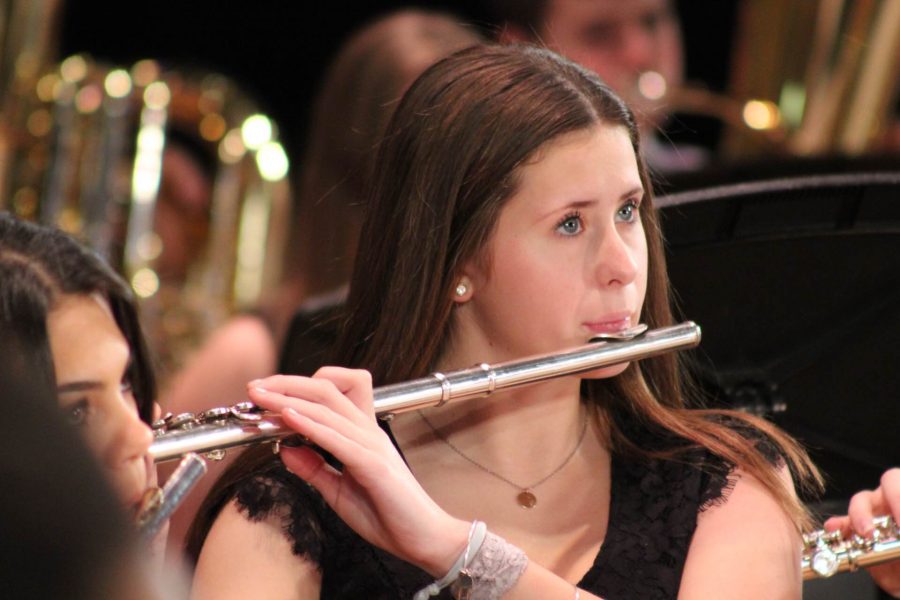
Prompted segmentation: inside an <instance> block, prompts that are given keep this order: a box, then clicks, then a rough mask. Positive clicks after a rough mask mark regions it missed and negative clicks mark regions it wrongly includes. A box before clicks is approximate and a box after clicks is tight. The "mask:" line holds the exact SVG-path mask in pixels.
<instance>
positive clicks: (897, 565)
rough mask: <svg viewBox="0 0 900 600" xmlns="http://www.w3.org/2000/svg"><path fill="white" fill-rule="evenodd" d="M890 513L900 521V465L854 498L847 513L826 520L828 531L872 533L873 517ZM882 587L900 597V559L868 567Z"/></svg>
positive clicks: (846, 533)
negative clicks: (879, 481) (878, 482)
mask: <svg viewBox="0 0 900 600" xmlns="http://www.w3.org/2000/svg"><path fill="white" fill-rule="evenodd" d="M878 515H890V516H892V517H893V518H894V522H895V523H900V468H893V469H889V470H888V471H885V473H884V474H883V475H882V476H881V485H880V486H878V487H877V488H876V489H874V490H863V491H861V492H858V493H856V494H854V496H853V498H851V499H850V506H849V508H848V510H847V514H846V515H844V516H840V517H832V518H830V519H828V520H827V521H826V522H825V529H826V530H827V531H835V530H837V529H840V530H841V533H842V534H843V535H844V536H849V535H851V534H853V533H856V534H858V535H861V536H863V537H868V536H870V535H871V533H872V530H873V529H874V525H873V522H872V519H873V517H875V516H878ZM867 570H868V571H869V574H870V575H871V576H872V578H873V579H874V580H875V583H877V584H878V586H879V587H880V588H882V589H883V590H884V591H886V592H888V593H889V594H891V595H893V596H895V597H897V598H900V561H893V562H888V563H885V564H882V565H877V566H874V567H870V568H869V569H867Z"/></svg>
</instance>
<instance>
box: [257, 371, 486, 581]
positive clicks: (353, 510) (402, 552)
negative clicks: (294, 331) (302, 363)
mask: <svg viewBox="0 0 900 600" xmlns="http://www.w3.org/2000/svg"><path fill="white" fill-rule="evenodd" d="M248 394H249V396H250V399H251V400H252V401H253V402H255V403H256V404H258V405H259V406H261V407H263V408H265V409H267V410H270V411H273V412H276V413H279V414H280V415H281V416H282V418H283V419H284V423H285V424H286V425H287V426H289V427H290V428H291V429H293V430H294V431H296V432H297V433H299V434H300V435H302V436H305V437H306V438H308V439H309V440H310V442H312V443H313V444H314V445H316V446H319V447H321V448H322V449H324V450H326V451H327V452H329V453H330V454H331V455H333V456H334V457H335V458H336V459H337V460H339V461H340V462H341V464H343V469H342V470H341V471H338V470H336V469H334V468H332V467H331V466H330V465H329V464H328V463H326V462H325V460H324V459H323V458H322V456H321V455H320V454H319V453H318V452H316V451H315V449H313V448H310V447H296V448H286V447H282V449H281V457H282V461H283V462H284V464H285V466H286V467H287V468H288V469H289V470H290V471H291V472H293V473H294V474H296V475H297V476H298V477H300V478H302V479H304V480H305V481H307V482H309V483H310V484H311V485H312V486H313V487H315V488H316V489H317V490H318V491H319V493H320V494H321V495H322V497H323V498H324V500H325V501H326V502H327V503H328V504H329V506H331V508H332V509H333V510H334V511H335V512H336V513H337V514H338V516H340V517H341V518H342V519H343V520H344V522H346V523H347V524H348V525H349V526H350V527H352V528H353V529H354V530H355V531H356V532H357V533H359V534H360V535H361V536H362V537H363V538H365V539H366V540H368V541H369V542H371V543H372V544H375V545H377V546H379V547H381V548H382V549H384V550H386V551H388V552H390V553H392V554H394V555H396V556H398V557H400V558H402V559H404V560H406V561H408V562H411V563H413V564H415V565H417V566H419V567H421V568H422V569H424V570H425V571H428V572H429V573H431V574H432V575H433V576H435V577H441V576H443V575H444V574H445V573H446V572H447V571H448V570H449V569H450V567H451V566H452V564H453V562H454V561H455V560H456V557H457V556H458V555H459V553H460V551H461V550H462V548H463V547H465V544H466V540H467V536H468V531H469V523H468V522H466V521H462V520H460V519H456V518H454V517H452V516H451V515H449V514H448V513H447V512H445V511H444V510H443V509H442V508H441V507H440V506H438V505H437V504H436V503H435V502H434V501H433V500H432V499H431V498H430V497H429V496H428V494H426V493H425V490H423V489H422V487H421V486H420V485H419V483H418V482H417V481H416V479H415V477H414V476H413V474H412V473H411V472H410V470H409V468H408V467H407V465H406V463H405V462H404V460H403V458H402V457H401V456H400V454H399V452H398V451H397V449H396V448H395V447H394V445H393V444H392V443H391V440H390V438H389V437H388V435H387V434H386V433H385V432H384V430H382V429H381V428H380V427H379V426H378V423H377V422H376V419H375V411H374V404H373V397H372V378H371V376H370V375H369V373H368V371H363V370H354V369H344V368H340V367H324V368H322V369H320V370H319V371H318V372H316V374H315V375H314V376H313V377H301V376H292V375H275V376H272V377H267V378H265V379H259V380H255V381H252V382H250V383H249V384H248Z"/></svg>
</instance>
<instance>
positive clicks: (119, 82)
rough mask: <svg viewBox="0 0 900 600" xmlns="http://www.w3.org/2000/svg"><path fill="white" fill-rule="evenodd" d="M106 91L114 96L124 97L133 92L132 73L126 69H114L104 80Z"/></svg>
mask: <svg viewBox="0 0 900 600" xmlns="http://www.w3.org/2000/svg"><path fill="white" fill-rule="evenodd" d="M103 87H104V88H105V89H106V93H107V94H109V95H110V96H111V97H113V98H124V97H125V96H127V95H128V94H130V93H131V75H129V74H128V71H126V70H125V69H114V70H112V71H110V72H109V75H107V76H106V79H105V80H104V81H103Z"/></svg>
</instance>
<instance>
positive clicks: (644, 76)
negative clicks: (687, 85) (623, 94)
mask: <svg viewBox="0 0 900 600" xmlns="http://www.w3.org/2000/svg"><path fill="white" fill-rule="evenodd" d="M666 90H667V86H666V78H665V77H663V76H662V75H660V74H659V73H657V72H656V71H647V72H645V73H641V76H640V77H638V91H639V92H640V93H641V95H642V96H643V97H644V98H647V99H648V100H659V99H660V98H662V97H663V96H665V95H666Z"/></svg>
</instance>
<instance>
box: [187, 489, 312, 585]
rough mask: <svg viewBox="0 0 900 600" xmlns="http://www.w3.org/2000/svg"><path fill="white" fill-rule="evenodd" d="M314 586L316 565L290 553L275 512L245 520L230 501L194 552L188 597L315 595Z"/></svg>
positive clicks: (287, 541)
mask: <svg viewBox="0 0 900 600" xmlns="http://www.w3.org/2000/svg"><path fill="white" fill-rule="evenodd" d="M320 586H321V575H320V573H319V571H318V569H317V567H316V565H314V564H313V563H311V562H309V561H307V560H305V559H303V558H301V557H299V556H297V555H295V554H293V553H292V552H291V543H290V541H289V540H288V538H287V537H285V535H284V534H283V533H282V529H281V523H280V521H279V519H278V518H277V517H276V516H272V517H270V518H267V519H263V520H261V521H251V520H250V519H248V518H247V517H246V516H245V515H243V514H242V513H241V512H240V511H239V510H238V509H237V506H236V505H235V503H234V501H232V502H230V503H229V504H228V505H227V506H226V507H225V508H224V509H223V510H222V512H221V513H220V514H219V517H218V518H217V519H216V521H215V523H214V524H213V527H212V529H211V530H210V532H209V535H208V536H207V538H206V543H205V544H204V545H203V550H202V551H201V552H200V557H199V559H198V561H197V567H196V570H195V572H194V582H193V589H192V591H191V598H192V599H193V600H205V599H207V598H209V599H213V598H215V599H217V600H218V599H224V600H227V599H228V598H255V599H260V600H265V599H267V598H273V599H274V598H278V599H284V598H318V597H319V588H320Z"/></svg>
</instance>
